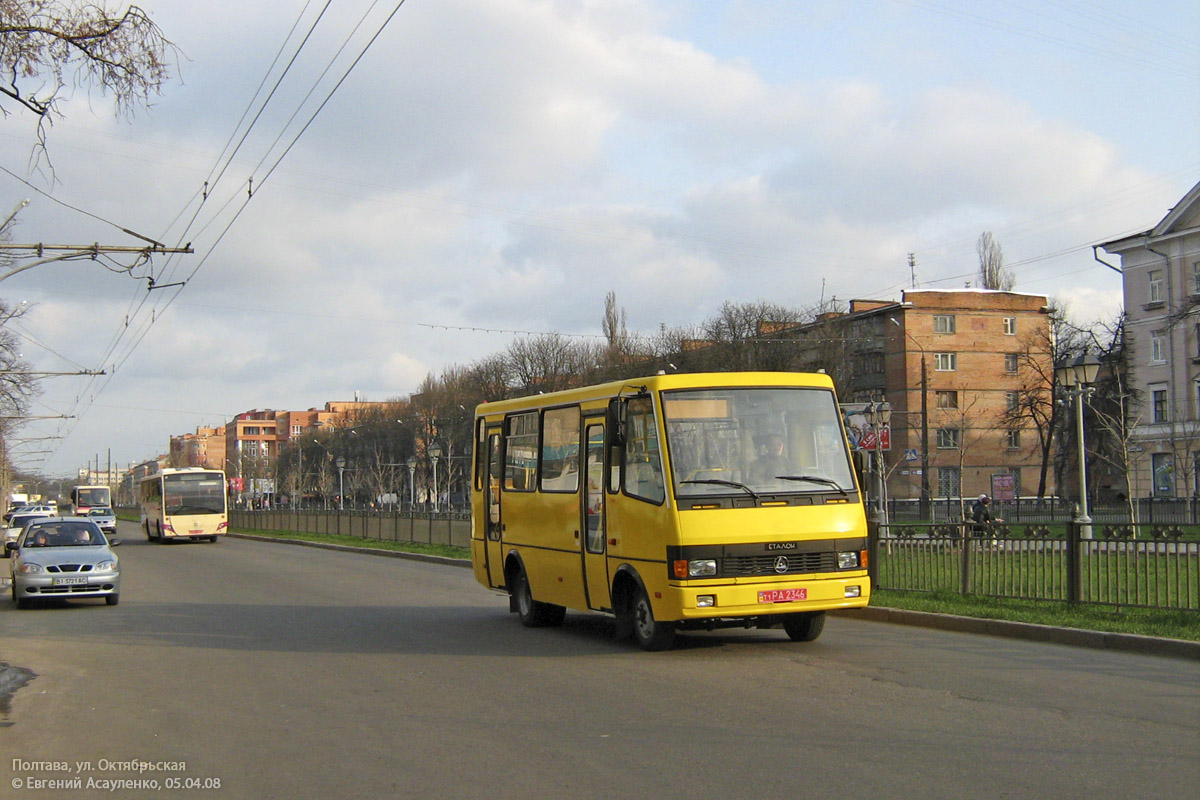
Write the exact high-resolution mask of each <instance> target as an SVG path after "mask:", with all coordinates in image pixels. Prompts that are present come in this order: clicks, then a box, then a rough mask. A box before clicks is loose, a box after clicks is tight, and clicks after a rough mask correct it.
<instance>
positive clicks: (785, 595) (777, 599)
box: [758, 588, 808, 603]
mask: <svg viewBox="0 0 1200 800" xmlns="http://www.w3.org/2000/svg"><path fill="white" fill-rule="evenodd" d="M807 599H808V589H803V588H802V589H766V590H764V591H761V592H759V593H758V602H760V603H791V602H793V601H795V600H807Z"/></svg>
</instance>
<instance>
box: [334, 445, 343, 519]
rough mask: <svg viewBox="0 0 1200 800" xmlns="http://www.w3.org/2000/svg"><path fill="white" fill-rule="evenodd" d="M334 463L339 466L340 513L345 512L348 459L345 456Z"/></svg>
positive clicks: (339, 457)
mask: <svg viewBox="0 0 1200 800" xmlns="http://www.w3.org/2000/svg"><path fill="white" fill-rule="evenodd" d="M333 463H334V465H335V466H337V471H338V511H345V510H346V484H345V480H344V478H345V473H346V459H345V457H343V456H338V457H337V460H335V461H334V462H333Z"/></svg>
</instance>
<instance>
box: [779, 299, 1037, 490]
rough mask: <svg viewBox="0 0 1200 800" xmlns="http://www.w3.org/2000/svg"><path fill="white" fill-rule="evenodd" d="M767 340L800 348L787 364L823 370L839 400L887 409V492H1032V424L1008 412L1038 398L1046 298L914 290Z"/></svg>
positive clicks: (860, 303)
mask: <svg viewBox="0 0 1200 800" xmlns="http://www.w3.org/2000/svg"><path fill="white" fill-rule="evenodd" d="M771 335H772V336H773V337H781V338H787V339H789V340H791V341H793V342H796V343H797V344H799V345H801V346H800V347H799V348H798V351H797V354H796V356H795V357H794V358H793V360H792V364H791V368H793V369H797V370H809V371H811V370H816V369H823V370H825V371H826V372H828V373H830V374H831V375H832V376H833V378H834V382H835V385H836V386H837V389H838V394H839V399H840V400H841V401H842V402H843V404H847V403H865V402H878V401H886V402H887V403H888V404H889V405H890V406H891V409H892V417H891V424H890V448H889V450H888V451H887V452H886V453H885V454H884V457H883V461H884V465H883V467H884V471H885V472H886V475H887V492H888V496H889V497H891V498H893V499H917V498H922V497H926V498H929V499H938V498H958V497H959V496H960V495H961V496H963V497H972V496H974V495H978V494H980V493H984V492H986V493H988V494H993V495H997V496H999V497H1002V498H1003V497H1006V496H1008V495H1011V496H1014V497H1015V496H1021V495H1023V494H1031V493H1033V492H1035V491H1036V489H1037V485H1038V481H1039V476H1040V470H1041V457H1040V454H1039V450H1038V436H1037V431H1036V429H1034V428H1033V427H1032V423H1031V422H1029V421H1028V420H1021V419H1020V418H1019V416H1020V415H1019V413H1018V412H1017V411H1016V409H1017V408H1018V407H1019V406H1020V405H1021V404H1022V403H1023V402H1025V401H1026V400H1027V398H1028V397H1029V396H1030V395H1031V394H1034V393H1044V394H1043V395H1041V396H1042V397H1048V396H1049V392H1050V385H1049V382H1048V380H1047V379H1048V377H1049V376H1050V375H1052V373H1053V369H1052V366H1051V355H1050V315H1049V304H1048V301H1047V298H1046V297H1045V296H1043V295H1030V294H1021V293H1018V292H1001V291H991V290H982V289H958V290H924V289H919V290H912V291H906V292H903V293H902V296H901V300H900V301H899V302H897V301H877V300H853V301H851V303H850V310H849V312H848V313H844V314H825V315H823V316H822V317H821V318H820V319H818V320H817V321H816V322H814V323H810V324H807V325H804V326H800V327H798V328H785V329H783V330H776V331H773V332H772V334H771ZM805 345H807V346H805ZM1048 479H1052V478H1048ZM1047 492H1048V493H1052V492H1053V486H1048V487H1047Z"/></svg>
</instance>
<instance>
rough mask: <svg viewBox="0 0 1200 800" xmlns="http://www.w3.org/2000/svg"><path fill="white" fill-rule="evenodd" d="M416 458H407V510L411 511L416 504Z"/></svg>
mask: <svg viewBox="0 0 1200 800" xmlns="http://www.w3.org/2000/svg"><path fill="white" fill-rule="evenodd" d="M416 476H417V460H416V459H415V458H410V459H408V510H409V511H410V512H411V511H412V510H413V508H414V507H416V505H417V486H416V480H417V477H416Z"/></svg>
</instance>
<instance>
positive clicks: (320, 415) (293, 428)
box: [224, 400, 392, 491]
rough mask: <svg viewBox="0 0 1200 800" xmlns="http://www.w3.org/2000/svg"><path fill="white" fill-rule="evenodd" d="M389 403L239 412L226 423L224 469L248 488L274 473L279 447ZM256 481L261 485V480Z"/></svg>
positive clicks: (338, 403) (346, 424) (341, 403)
mask: <svg viewBox="0 0 1200 800" xmlns="http://www.w3.org/2000/svg"><path fill="white" fill-rule="evenodd" d="M389 405H392V404H390V403H379V402H366V401H360V400H354V401H340V400H331V401H329V402H327V403H326V404H325V407H324V408H323V409H316V408H310V409H308V410H307V411H274V410H271V409H266V410H259V409H254V410H253V411H246V412H243V413H241V414H238V415H237V416H236V417H234V418H233V420H231V421H230V422H229V423H228V424H227V425H226V426H225V432H224V443H225V450H226V453H227V454H226V456H225V469H226V472H228V473H229V474H230V475H232V476H234V477H237V478H243V479H245V481H244V482H243V484H244V485H245V486H246V487H247V491H250V490H251V489H250V487H251V486H254V485H255V484H253V483H251V482H252V481H260V482H262V481H268V479H269V477H270V476H271V475H272V474H273V465H274V463H275V460H276V458H277V457H278V455H279V449H280V447H282V446H284V445H286V444H288V443H289V442H292V441H295V440H297V439H299V438H301V437H302V436H304V435H305V434H310V433H313V432H314V431H318V430H322V429H328V428H346V427H352V426H353V425H354V424H355V423H356V422H358V421H359V420H361V419H363V418H365V417H366V416H369V415H370V414H371V413H372V412H373V411H378V410H379V409H383V408H385V407H387V406H389ZM258 485H259V486H262V484H261V483H260V484H258ZM263 490H264V491H265V489H263Z"/></svg>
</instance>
